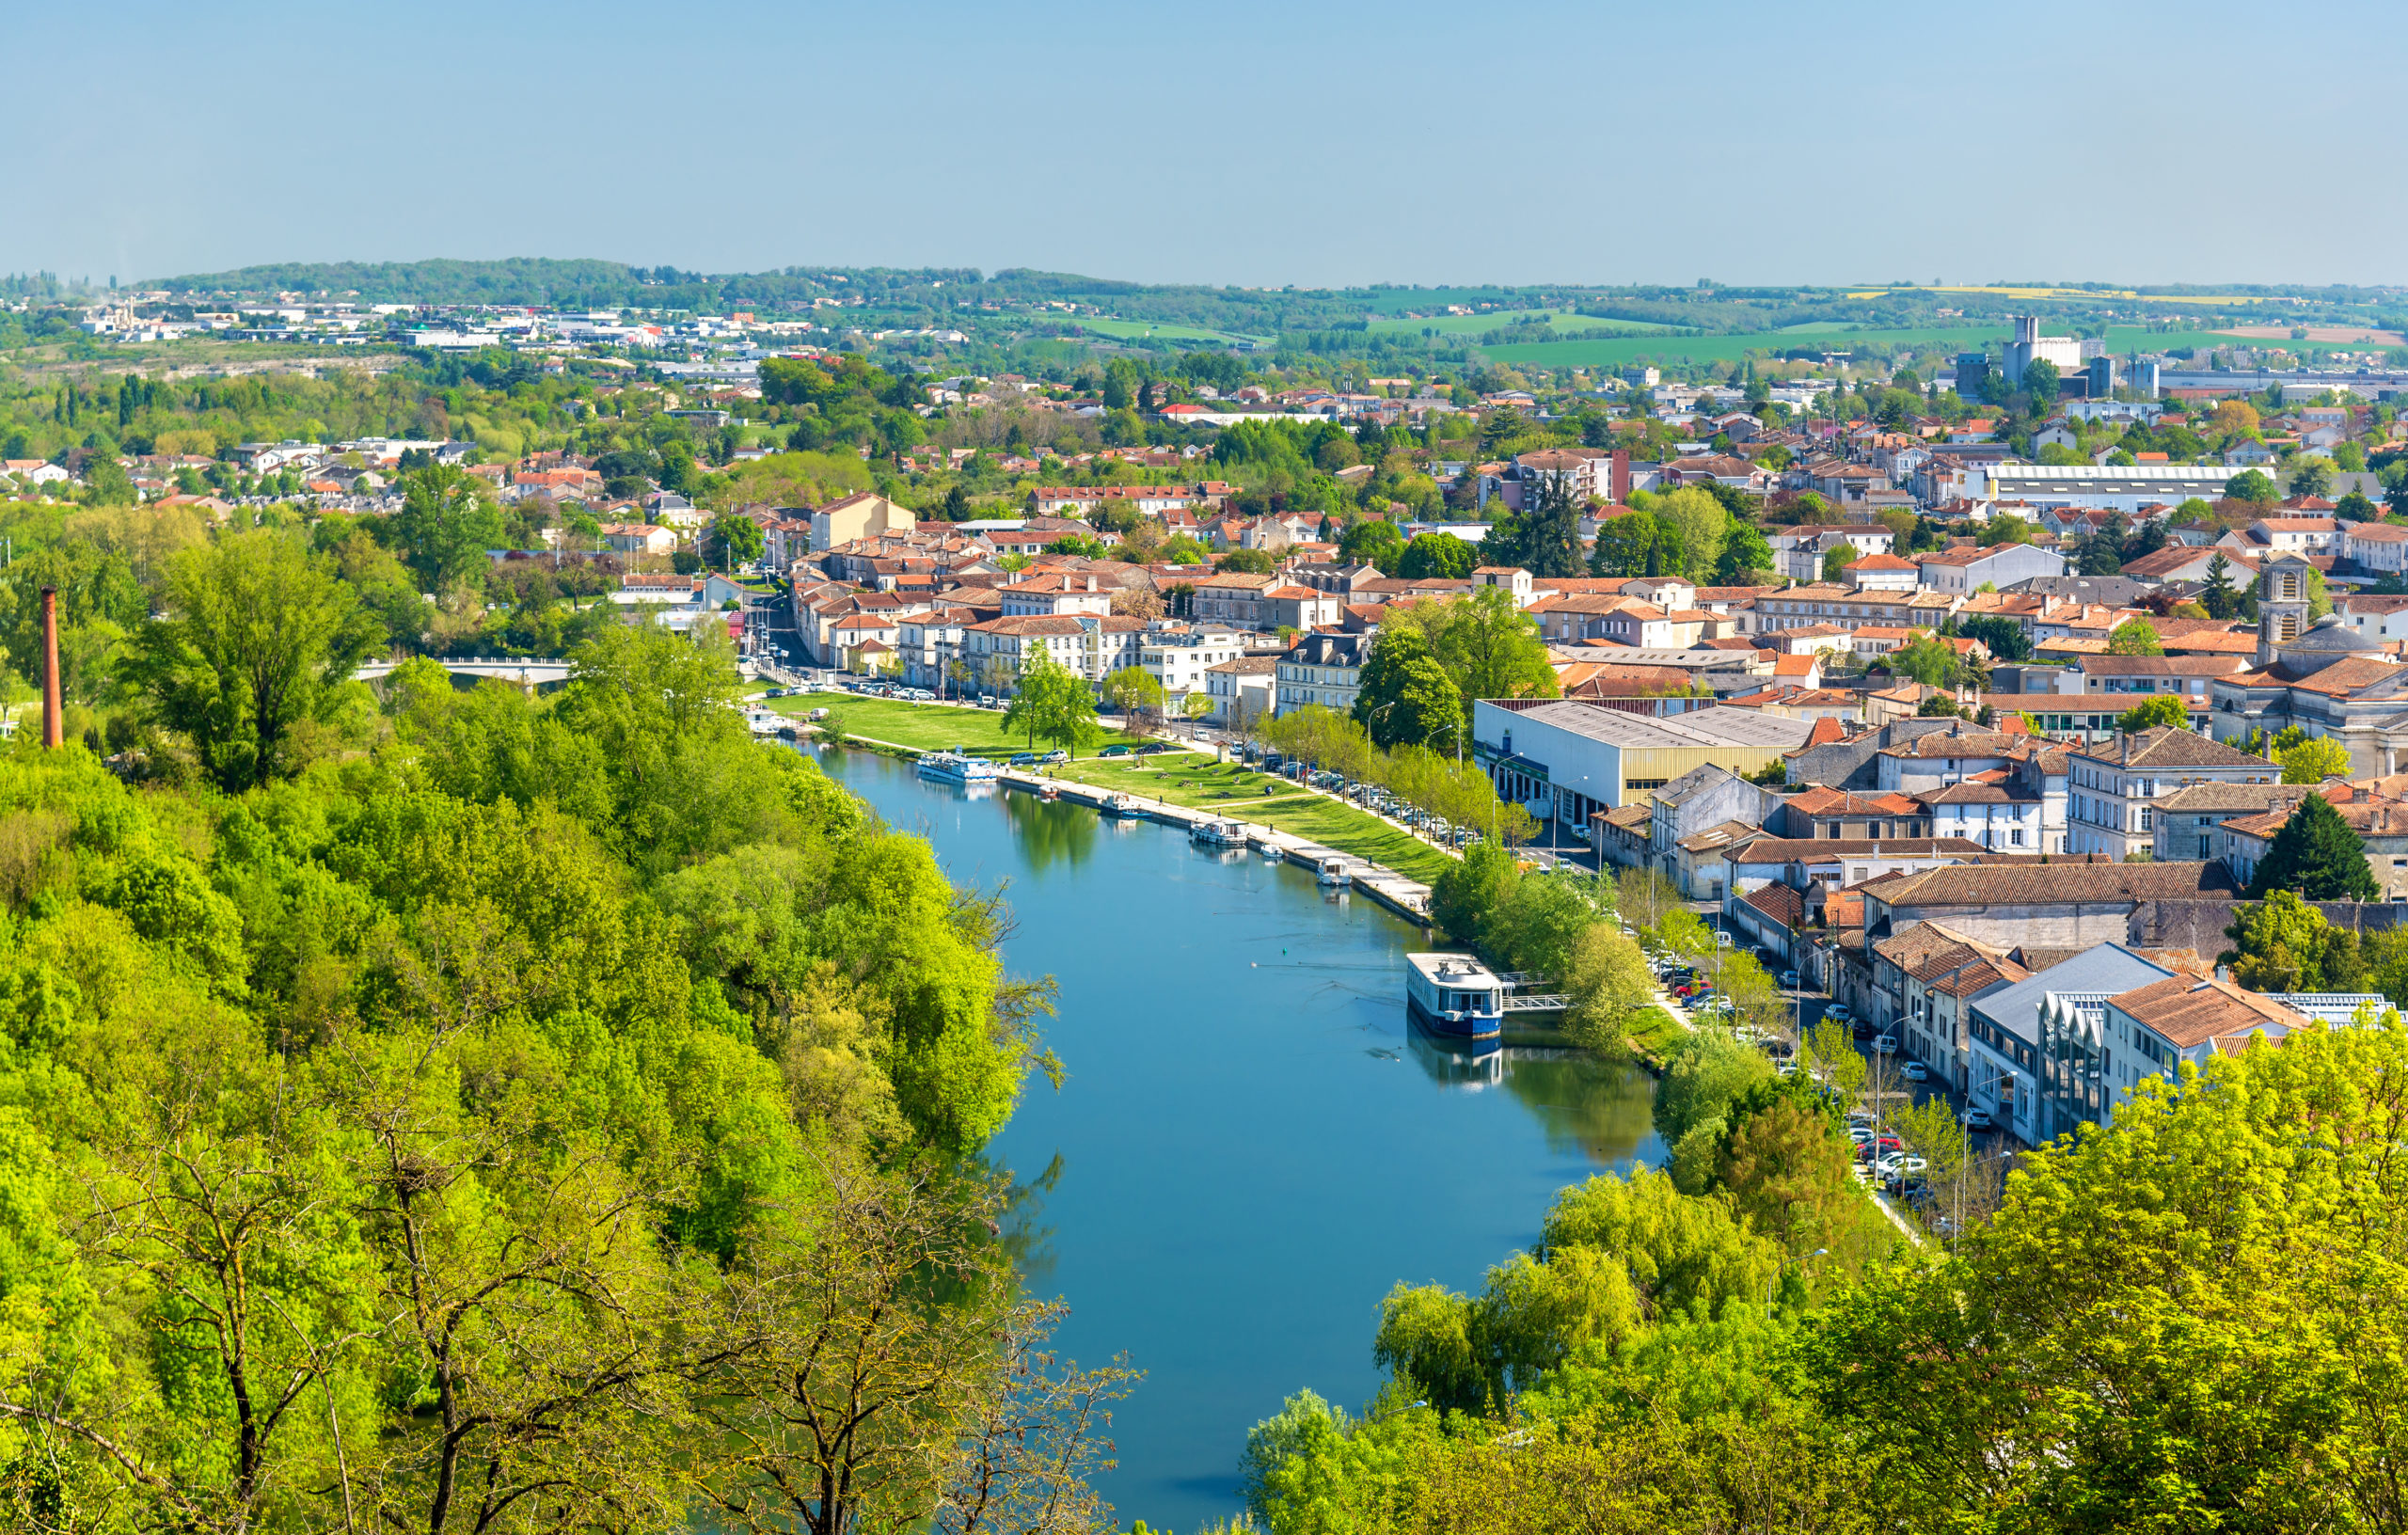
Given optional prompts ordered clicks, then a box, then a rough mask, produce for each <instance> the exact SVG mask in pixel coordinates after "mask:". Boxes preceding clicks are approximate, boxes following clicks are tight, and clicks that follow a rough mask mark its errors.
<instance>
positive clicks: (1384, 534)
mask: <svg viewBox="0 0 2408 1535" xmlns="http://www.w3.org/2000/svg"><path fill="white" fill-rule="evenodd" d="M1423 536H1424V537H1429V536H1433V535H1429V534H1425V535H1423ZM1450 536H1451V535H1450ZM1416 542H1418V540H1417V541H1416ZM1458 542H1460V541H1458ZM1404 555H1405V544H1404V535H1403V534H1402V533H1401V532H1399V531H1397V527H1396V524H1394V523H1392V522H1390V521H1388V520H1387V519H1386V517H1363V518H1360V519H1358V520H1356V521H1355V522H1353V523H1351V524H1349V525H1348V526H1347V529H1346V530H1345V531H1344V532H1342V533H1340V534H1339V535H1338V558H1339V560H1340V561H1342V562H1345V563H1347V564H1350V565H1377V566H1378V567H1379V568H1380V574H1381V575H1383V576H1394V575H1396V574H1398V572H1399V571H1400V570H1401V569H1402V565H1403V561H1404ZM1425 558H1426V556H1425ZM1225 568H1226V567H1225ZM1466 574H1468V572H1466Z"/></svg>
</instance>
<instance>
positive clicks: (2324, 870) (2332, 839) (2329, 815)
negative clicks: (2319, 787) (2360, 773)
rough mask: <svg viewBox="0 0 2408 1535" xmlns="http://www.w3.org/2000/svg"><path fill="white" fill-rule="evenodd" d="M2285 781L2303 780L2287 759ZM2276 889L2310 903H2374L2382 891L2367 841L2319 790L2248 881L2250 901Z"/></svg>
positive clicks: (2297, 809) (2299, 808)
mask: <svg viewBox="0 0 2408 1535" xmlns="http://www.w3.org/2000/svg"><path fill="white" fill-rule="evenodd" d="M2305 744H2307V745H2314V744H2316V743H2314V742H2309V743H2305ZM2283 782H2284V783H2294V782H2300V781H2299V780H2294V779H2293V778H2292V777H2291V769H2290V767H2289V763H2288V762H2286V764H2285V766H2284V768H2283ZM2273 891H2289V892H2293V893H2295V894H2299V895H2301V896H2303V897H2305V898H2306V899H2308V900H2311V901H2371V900H2376V899H2379V898H2380V897H2381V895H2382V891H2381V890H2380V888H2379V887H2377V885H2376V884H2375V879H2374V876H2373V874H2372V873H2370V872H2369V871H2368V868H2367V850H2366V844H2365V842H2364V841H2363V840H2361V839H2360V837H2359V836H2358V834H2357V833H2356V832H2355V831H2351V830H2350V826H2349V823H2348V822H2346V821H2344V820H2343V819H2341V814H2340V812H2338V811H2337V810H2335V809H2334V808H2333V806H2332V803H2331V802H2330V801H2329V800H2327V799H2325V798H2324V797H2323V796H2322V795H2321V794H2310V795H2306V796H2305V797H2303V798H2302V799H2301V800H2300V802H2299V804H2298V805H2297V806H2296V807H2295V808H2294V809H2293V810H2292V811H2291V814H2290V818H2289V820H2287V821H2285V822H2284V823H2283V829H2282V830H2281V831H2278V832H2276V833H2275V834H2274V842H2273V847H2269V848H2267V849H2266V859H2265V862H2262V863H2260V864H2258V865H2257V876H2256V877H2255V878H2252V879H2251V880H2250V882H2249V891H2248V894H2249V898H2250V899H2252V900H2261V899H2264V898H2265V897H2266V895H2267V894H2268V893H2269V892H2273Z"/></svg>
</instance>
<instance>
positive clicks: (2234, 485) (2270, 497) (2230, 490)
mask: <svg viewBox="0 0 2408 1535" xmlns="http://www.w3.org/2000/svg"><path fill="white" fill-rule="evenodd" d="M2224 493H2225V497H2226V499H2228V500H2235V501H2255V502H2257V504H2259V505H2261V506H2263V505H2269V504H2271V503H2273V502H2275V501H2279V500H2281V499H2282V498H2283V496H2282V492H2280V491H2278V490H2276V489H2275V488H2274V482H2273V480H2272V479H2270V478H2268V477H2267V475H2266V473H2265V471H2264V470H2262V469H2243V470H2242V471H2241V472H2240V473H2239V474H2236V475H2234V476H2233V477H2232V478H2230V479H2229V480H2226V482H2225V483H2224Z"/></svg>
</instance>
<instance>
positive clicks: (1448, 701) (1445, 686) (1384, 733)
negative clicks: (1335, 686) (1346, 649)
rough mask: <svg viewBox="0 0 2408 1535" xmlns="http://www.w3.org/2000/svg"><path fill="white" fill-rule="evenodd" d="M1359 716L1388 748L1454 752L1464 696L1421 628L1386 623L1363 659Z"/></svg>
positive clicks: (1358, 690) (1357, 706) (1461, 723)
mask: <svg viewBox="0 0 2408 1535" xmlns="http://www.w3.org/2000/svg"><path fill="white" fill-rule="evenodd" d="M1354 717H1355V720H1356V721H1358V722H1359V723H1360V724H1361V725H1362V726H1363V728H1364V729H1365V730H1367V731H1369V732H1370V737H1371V741H1372V743H1373V744H1374V745H1376V746H1379V747H1381V748H1382V749H1386V748H1388V747H1393V746H1400V745H1405V744H1412V745H1418V746H1426V747H1429V748H1430V749H1431V750H1433V751H1436V752H1452V751H1453V750H1454V748H1455V742H1456V738H1457V736H1459V735H1460V734H1461V732H1462V730H1463V728H1464V704H1463V695H1462V694H1461V693H1459V692H1458V691H1457V690H1456V688H1455V683H1454V679H1453V678H1452V677H1450V676H1449V675H1448V674H1447V669H1446V668H1445V667H1444V666H1441V665H1440V664H1439V662H1438V658H1437V657H1435V656H1434V655H1432V654H1431V653H1430V641H1429V638H1428V636H1426V635H1425V634H1424V633H1423V632H1422V631H1421V630H1419V629H1417V628H1414V627H1411V626H1410V625H1404V626H1390V625H1381V628H1380V631H1379V633H1378V635H1377V636H1376V637H1374V638H1373V640H1372V641H1371V654H1370V656H1369V657H1366V658H1365V660H1364V662H1363V671H1362V675H1361V678H1360V682H1359V686H1358V687H1357V688H1356V690H1355V711H1354Z"/></svg>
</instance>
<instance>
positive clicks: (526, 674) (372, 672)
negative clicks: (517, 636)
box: [352, 656, 569, 688]
mask: <svg viewBox="0 0 2408 1535" xmlns="http://www.w3.org/2000/svg"><path fill="white" fill-rule="evenodd" d="M431 659H433V660H434V662H435V664H436V665H437V666H439V667H441V668H443V670H444V671H446V672H449V673H452V675H453V676H455V677H491V678H493V679H494V680H495V681H497V682H507V683H515V684H516V685H517V686H518V687H521V688H541V687H545V686H547V685H550V684H556V683H562V682H566V681H567V680H568V674H569V663H568V662H567V661H565V660H558V659H551V658H542V657H527V656H452V657H442V656H437V657H431ZM401 664H402V663H400V662H399V661H370V662H368V663H367V664H366V665H364V666H362V667H361V668H360V669H359V670H358V671H356V672H354V673H352V675H353V676H355V677H356V678H358V679H359V680H360V681H361V682H374V681H375V680H376V679H377V678H379V677H389V676H391V675H392V674H393V669H394V668H395V667H397V666H399V665H401Z"/></svg>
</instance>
